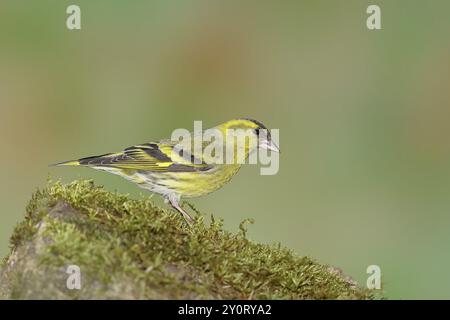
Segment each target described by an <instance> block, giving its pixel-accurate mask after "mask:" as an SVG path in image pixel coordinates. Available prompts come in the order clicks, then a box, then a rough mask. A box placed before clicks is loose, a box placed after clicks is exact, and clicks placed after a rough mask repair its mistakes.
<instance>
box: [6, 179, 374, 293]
mask: <svg viewBox="0 0 450 320" xmlns="http://www.w3.org/2000/svg"><path fill="white" fill-rule="evenodd" d="M69 265H76V266H79V268H80V271H81V289H79V290H78V289H74V290H69V289H68V288H67V286H66V281H67V278H68V277H69V275H68V274H67V273H66V271H67V268H68V266H69ZM370 297H371V296H370V293H369V292H368V291H367V290H364V289H361V288H360V287H358V286H357V285H356V283H355V282H354V281H352V280H351V279H349V278H347V277H345V276H343V275H342V273H341V272H339V271H337V270H336V269H334V268H332V267H330V266H326V265H322V264H319V263H317V262H316V261H314V260H312V259H310V258H308V257H299V256H297V255H295V254H293V253H292V252H291V251H289V250H287V249H285V248H282V247H280V246H279V245H278V246H273V245H265V244H258V243H255V242H253V241H250V240H249V239H247V238H246V235H245V226H244V224H243V225H242V226H241V232H239V233H237V234H233V233H230V232H227V231H224V230H223V229H222V222H221V221H217V220H215V219H213V218H212V219H211V222H210V223H206V222H205V221H204V219H203V217H201V216H199V217H198V222H197V223H196V224H195V225H194V226H193V227H188V226H187V225H186V224H185V223H184V221H183V219H182V218H181V217H180V216H179V214H178V213H177V212H173V211H172V210H165V209H162V208H159V207H156V206H154V205H153V203H152V202H151V200H150V199H149V198H147V199H142V200H133V199H130V198H128V197H127V196H125V195H120V194H117V193H111V192H108V191H106V190H104V189H103V188H101V187H97V186H95V185H94V184H93V183H92V182H91V181H75V182H73V183H71V184H69V185H63V184H61V183H51V182H49V184H48V186H47V187H46V188H45V189H44V190H41V191H38V192H36V193H35V194H34V195H33V198H32V200H31V201H30V203H29V205H28V207H27V213H26V217H25V219H24V220H23V221H22V222H21V223H20V224H19V225H18V226H17V227H16V229H15V231H14V233H13V235H12V236H11V253H10V255H9V256H8V257H6V258H5V259H4V260H3V263H2V267H1V270H0V298H11V299H30V298H33V299H46V298H53V299H55V298H56V299H73V298H76V299H90V298H97V299H104V298H118V299H152V298H157V299H204V298H210V299H284V298H287V299H339V298H341V299H347V298H348V299H366V298H370Z"/></svg>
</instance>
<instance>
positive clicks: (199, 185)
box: [138, 165, 240, 198]
mask: <svg viewBox="0 0 450 320" xmlns="http://www.w3.org/2000/svg"><path fill="white" fill-rule="evenodd" d="M239 168H240V166H239V165H223V166H217V167H215V168H213V169H211V170H208V171H193V172H161V173H160V172H140V173H138V175H139V177H140V178H141V179H142V181H143V183H140V186H141V187H143V188H145V189H148V190H149V191H152V192H155V193H159V194H163V195H164V194H170V193H176V194H178V195H180V196H181V197H184V198H193V197H200V196H203V195H206V194H208V193H211V192H213V191H216V190H217V189H219V188H221V187H222V186H224V185H225V184H226V183H227V182H228V181H230V179H231V178H232V177H233V176H234V175H235V174H236V173H237V172H238V171H239ZM144 181H145V182H144Z"/></svg>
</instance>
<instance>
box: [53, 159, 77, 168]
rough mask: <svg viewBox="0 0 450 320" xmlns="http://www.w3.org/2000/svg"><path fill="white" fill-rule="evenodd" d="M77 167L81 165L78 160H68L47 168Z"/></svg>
mask: <svg viewBox="0 0 450 320" xmlns="http://www.w3.org/2000/svg"><path fill="white" fill-rule="evenodd" d="M79 165H81V164H80V161H79V160H70V161H64V162H59V163H53V164H51V165H49V167H74V166H79Z"/></svg>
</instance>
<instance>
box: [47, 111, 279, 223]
mask: <svg viewBox="0 0 450 320" xmlns="http://www.w3.org/2000/svg"><path fill="white" fill-rule="evenodd" d="M213 129H216V130H217V131H219V132H221V133H222V134H223V135H224V136H225V137H226V136H227V132H228V131H229V130H235V132H241V133H240V134H243V133H242V132H246V134H247V133H248V132H249V133H250V137H251V138H255V141H256V143H255V144H251V143H248V142H247V143H246V144H245V147H244V150H243V153H244V156H243V157H244V158H248V156H249V155H250V154H251V153H252V152H255V151H256V150H257V148H263V149H268V150H272V151H275V152H279V149H278V147H277V145H276V144H275V143H274V142H273V141H272V138H271V135H270V132H269V131H268V130H267V128H266V127H265V126H264V125H263V124H262V123H261V122H259V121H256V120H252V119H244V118H243V119H234V120H230V121H227V122H225V123H223V124H221V125H218V126H216V127H214V128H213ZM194 138H195V137H194ZM178 145H179V141H173V140H170V139H169V140H161V141H159V142H149V143H144V144H139V145H135V146H132V147H129V148H126V149H125V150H123V151H121V152H116V153H108V154H103V155H99V156H93V157H87V158H82V159H79V160H72V161H66V162H62V163H58V164H55V166H84V167H89V168H93V169H97V170H102V171H107V172H110V173H114V174H117V175H119V176H121V177H123V178H125V179H127V180H129V181H132V182H134V183H136V184H137V185H139V186H140V187H141V188H143V189H146V190H149V191H151V192H154V193H156V194H159V195H161V196H162V197H163V198H164V200H165V201H166V203H170V204H171V205H172V207H173V208H175V209H176V210H177V211H179V212H180V213H181V214H182V215H183V217H184V218H185V219H186V221H187V222H188V223H189V224H191V223H193V222H194V219H193V218H192V217H191V216H190V215H189V214H188V213H187V212H186V211H185V210H183V209H182V208H181V207H180V204H179V202H180V199H181V198H193V197H199V196H203V195H206V194H208V193H211V192H213V191H215V190H217V189H219V188H221V187H222V186H224V185H225V184H226V183H227V182H228V181H230V179H231V178H232V177H233V176H234V175H235V174H236V173H237V172H238V170H239V169H240V167H241V164H242V163H241V162H239V161H237V159H236V154H237V153H236V152H235V153H234V160H233V161H231V162H230V161H228V162H227V163H214V162H213V161H211V159H210V158H209V157H207V156H205V154H204V153H203V149H202V150H200V152H198V151H197V152H196V151H195V150H193V151H192V150H190V151H191V153H190V154H189V153H186V150H183V152H181V154H180V152H179V150H177V151H176V152H175V148H176V146H178ZM183 153H184V154H183ZM187 155H188V156H187Z"/></svg>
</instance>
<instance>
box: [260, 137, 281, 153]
mask: <svg viewBox="0 0 450 320" xmlns="http://www.w3.org/2000/svg"><path fill="white" fill-rule="evenodd" d="M261 147H262V148H263V149H266V150H270V151H273V152H277V153H280V148H278V146H277V145H276V144H275V142H273V141H272V140H270V141H269V140H265V141H263V143H262V144H261Z"/></svg>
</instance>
